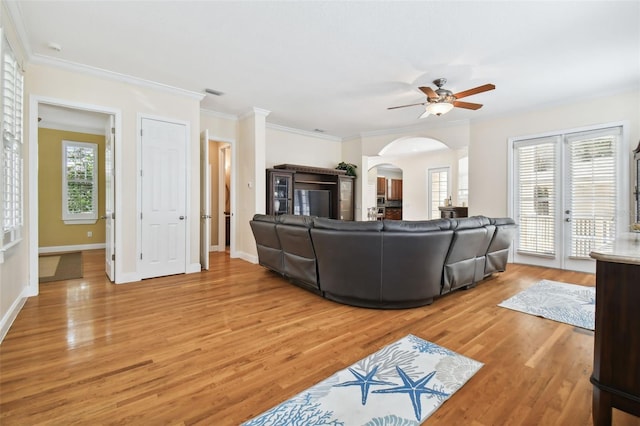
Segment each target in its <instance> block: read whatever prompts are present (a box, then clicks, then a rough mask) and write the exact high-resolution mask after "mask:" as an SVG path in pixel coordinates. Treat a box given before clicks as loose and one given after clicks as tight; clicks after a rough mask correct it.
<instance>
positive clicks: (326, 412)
mask: <svg viewBox="0 0 640 426" xmlns="http://www.w3.org/2000/svg"><path fill="white" fill-rule="evenodd" d="M482 365H483V364H482V363H481V362H478V361H474V360H472V359H470V358H467V357H464V356H462V355H459V354H457V353H455V352H453V351H450V350H449V349H446V348H443V347H441V346H438V345H436V344H434V343H431V342H428V341H426V340H422V339H421V338H419V337H416V336H414V335H411V334H410V335H408V336H405V337H403V338H402V339H400V340H398V341H397V342H395V343H391V344H390V345H388V346H385V347H384V348H382V349H380V350H379V351H378V352H375V353H373V354H371V355H369V356H367V357H366V358H364V359H362V360H360V361H358V362H356V363H355V364H353V365H352V366H351V367H349V368H347V369H344V370H341V371H338V372H337V373H335V374H334V375H332V376H331V377H329V378H327V379H325V380H323V381H322V382H320V383H318V384H316V385H315V386H312V387H311V388H309V389H307V390H305V391H304V392H302V393H300V394H298V395H296V396H294V397H293V398H291V399H289V400H287V401H285V402H283V403H282V404H280V405H277V406H276V407H273V408H272V409H270V410H268V411H266V412H264V413H262V414H261V415H259V416H258V417H255V418H253V419H251V420H249V421H247V422H245V423H243V425H246V426H256V425H260V426H263V425H270V426H271V425H273V426H275V425H278V426H284V425H318V426H319V425H332V426H339V425H343V426H350V425H368V426H382V425H402V426H412V425H419V424H421V423H422V422H424V421H425V420H426V419H427V418H428V417H429V416H430V415H431V414H432V413H433V412H434V411H435V410H436V409H437V408H438V407H439V406H440V405H442V403H444V402H445V401H446V400H447V399H449V398H450V397H451V395H453V394H454V393H455V392H456V391H457V390H458V389H460V388H461V387H462V385H464V384H465V383H466V382H467V381H468V380H469V379H470V378H471V377H472V376H473V375H474V374H475V373H476V372H477V371H478V370H479V369H480V367H482Z"/></svg>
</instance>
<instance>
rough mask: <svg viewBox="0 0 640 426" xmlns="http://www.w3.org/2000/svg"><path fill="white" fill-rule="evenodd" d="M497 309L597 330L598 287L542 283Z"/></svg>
mask: <svg viewBox="0 0 640 426" xmlns="http://www.w3.org/2000/svg"><path fill="white" fill-rule="evenodd" d="M498 306H501V307H503V308H508V309H513V310H514V311H519V312H524V313H526V314H530V315H537V316H539V317H543V318H547V319H550V320H554V321H558V322H564V323H566V324H569V325H573V326H576V327H581V328H585V329H587V330H594V329H595V321H596V288H595V287H586V286H582V285H576V284H566V283H560V282H557V281H550V280H542V281H539V282H537V283H535V284H534V285H532V286H531V287H529V288H527V289H526V290H523V291H521V292H520V293H518V294H516V295H515V296H513V297H511V298H509V299H507V300H505V301H503V302H502V303H500V304H498Z"/></svg>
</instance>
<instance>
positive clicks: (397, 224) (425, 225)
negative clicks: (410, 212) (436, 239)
mask: <svg viewBox="0 0 640 426" xmlns="http://www.w3.org/2000/svg"><path fill="white" fill-rule="evenodd" d="M382 224H383V229H384V230H385V231H388V232H430V231H446V230H448V229H451V222H450V221H449V220H447V219H434V220H386V219H385V220H383V221H382Z"/></svg>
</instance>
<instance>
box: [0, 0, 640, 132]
mask: <svg viewBox="0 0 640 426" xmlns="http://www.w3.org/2000/svg"><path fill="white" fill-rule="evenodd" d="M7 3H9V10H10V11H11V13H12V15H13V19H14V20H15V22H16V25H17V27H18V29H19V31H20V32H22V35H23V36H24V37H25V38H26V40H27V50H28V54H29V56H30V59H31V60H33V61H41V62H49V63H50V62H51V61H52V60H53V61H64V62H67V63H69V62H70V63H77V64H84V65H88V66H90V67H93V68H98V69H103V70H107V71H112V72H115V73H119V74H125V75H130V76H133V77H136V78H140V79H145V80H149V81H153V82H158V83H161V84H163V85H168V86H173V87H176V88H180V89H186V90H189V91H194V92H200V93H204V89H205V88H211V89H215V90H218V91H221V92H223V93H224V95H223V96H219V97H218V96H212V95H207V96H206V97H205V98H204V99H203V101H202V108H204V109H209V110H214V111H218V112H221V113H227V114H233V115H241V114H243V113H245V112H247V111H248V110H249V109H250V108H251V107H258V108H262V109H266V110H268V111H271V114H270V115H269V117H268V119H267V121H268V122H271V123H274V124H278V125H283V126H288V127H293V128H297V129H301V130H309V131H313V130H314V129H323V130H325V131H326V133H327V134H329V135H334V136H338V137H350V136H354V135H357V134H360V133H362V132H375V131H383V130H385V129H395V128H403V127H407V126H415V125H417V124H422V125H424V126H425V127H428V126H432V125H433V126H435V125H442V124H445V123H448V122H450V121H457V120H470V119H476V118H483V117H490V116H496V115H500V114H505V113H510V112H513V111H519V110H528V109H534V108H543V107H545V106H547V105H553V104H560V103H564V102H569V101H575V100H577V99H582V98H589V97H597V96H604V95H608V94H614V93H618V92H621V91H623V90H628V89H632V88H638V87H640V2H638V1H624V2H615V1H580V2H570V1H554V2H542V1H527V2H516V1H510V2H506V1H496V2H485V1H467V2H456V1H447V2H444V1H423V2H396V1H378V2H356V1H349V2H346V1H331V2H329V1H325V2H306V1H305V2H271V1H261V2H245V1H234V2H221V1H195V2H191V1H55V0H54V1H20V2H11V1H10V2H7ZM51 43H56V44H58V45H59V46H60V47H61V50H60V51H56V50H54V49H51V48H50V47H49V45H50V44H51ZM439 77H445V78H447V79H448V80H449V82H448V83H447V85H446V86H445V87H446V88H448V89H450V90H452V91H454V92H457V91H461V90H465V89H469V88H471V87H475V86H478V85H481V84H485V83H494V84H495V85H496V90H494V91H491V92H486V93H482V94H479V95H475V96H473V97H469V98H466V99H465V100H467V101H469V102H477V103H483V104H484V107H483V108H482V109H480V110H478V111H468V110H461V109H454V110H453V111H452V112H450V113H448V114H446V115H444V116H441V117H434V116H430V117H428V118H425V119H422V120H419V119H418V117H419V116H420V115H421V113H422V111H423V110H422V107H420V106H415V107H409V108H403V109H397V110H391V111H389V110H387V107H390V106H396V105H403V104H408V103H414V102H422V101H424V95H422V94H421V92H419V91H418V90H417V87H418V86H421V85H430V86H431V87H434V86H433V84H432V81H433V80H434V79H436V78H439Z"/></svg>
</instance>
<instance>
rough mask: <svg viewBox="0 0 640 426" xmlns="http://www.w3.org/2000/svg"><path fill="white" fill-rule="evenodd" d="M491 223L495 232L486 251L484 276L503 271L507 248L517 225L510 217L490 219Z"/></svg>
mask: <svg viewBox="0 0 640 426" xmlns="http://www.w3.org/2000/svg"><path fill="white" fill-rule="evenodd" d="M491 223H492V224H493V225H495V227H496V231H495V232H494V234H493V239H492V240H491V243H490V244H489V248H488V249H487V260H486V263H485V268H484V274H485V276H487V275H490V274H492V273H494V272H502V271H504V270H505V268H506V267H507V260H508V258H509V248H510V247H511V243H512V242H513V239H514V238H515V236H516V230H517V229H518V225H516V223H515V221H514V220H513V219H511V218H510V217H505V218H496V219H491Z"/></svg>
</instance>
